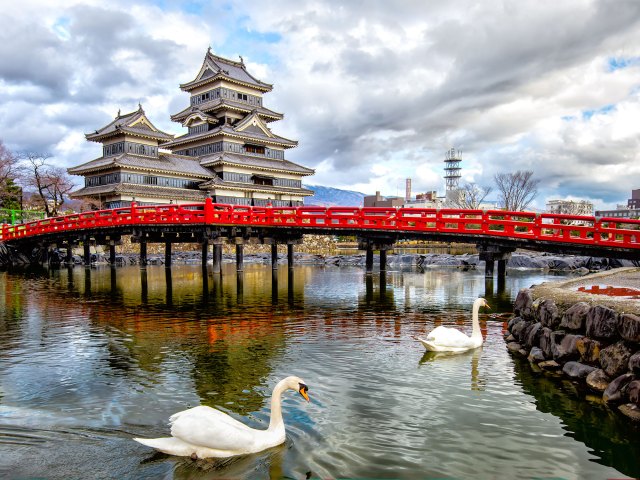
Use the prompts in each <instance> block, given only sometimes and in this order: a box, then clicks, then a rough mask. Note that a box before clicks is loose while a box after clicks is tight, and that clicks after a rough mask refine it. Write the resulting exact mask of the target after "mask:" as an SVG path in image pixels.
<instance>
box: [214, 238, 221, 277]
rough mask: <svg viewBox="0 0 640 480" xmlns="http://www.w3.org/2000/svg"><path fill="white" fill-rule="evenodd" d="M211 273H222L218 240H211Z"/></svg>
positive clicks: (219, 242)
mask: <svg viewBox="0 0 640 480" xmlns="http://www.w3.org/2000/svg"><path fill="white" fill-rule="evenodd" d="M213 273H222V243H221V241H220V240H215V241H214V242H213Z"/></svg>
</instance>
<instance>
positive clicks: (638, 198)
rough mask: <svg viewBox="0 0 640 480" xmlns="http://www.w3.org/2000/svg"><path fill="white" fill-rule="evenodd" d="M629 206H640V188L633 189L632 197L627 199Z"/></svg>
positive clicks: (635, 207)
mask: <svg viewBox="0 0 640 480" xmlns="http://www.w3.org/2000/svg"><path fill="white" fill-rule="evenodd" d="M627 207H628V208H629V209H639V208H640V188H639V189H637V190H631V198H630V199H629V200H627Z"/></svg>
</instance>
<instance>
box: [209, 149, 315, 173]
mask: <svg viewBox="0 0 640 480" xmlns="http://www.w3.org/2000/svg"><path fill="white" fill-rule="evenodd" d="M199 158H200V164H201V165H202V166H203V167H215V166H222V165H230V166H237V167H250V168H253V169H256V170H263V171H271V172H283V173H295V174H298V175H313V174H314V173H315V170H313V169H311V168H307V167H303V166H302V165H298V164H297V163H293V162H290V161H289V160H276V159H272V158H264V157H257V156H256V157H254V156H252V155H241V154H237V153H227V152H224V153H214V154H212V155H206V156H202V157H199Z"/></svg>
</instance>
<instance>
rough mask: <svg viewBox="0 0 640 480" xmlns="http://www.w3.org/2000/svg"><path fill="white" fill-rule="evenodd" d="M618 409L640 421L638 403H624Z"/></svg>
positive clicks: (630, 417) (632, 418) (635, 420)
mask: <svg viewBox="0 0 640 480" xmlns="http://www.w3.org/2000/svg"><path fill="white" fill-rule="evenodd" d="M618 410H620V412H621V413H622V414H623V415H625V416H626V417H628V418H629V419H631V420H632V421H634V422H637V423H640V407H638V406H637V405H634V404H633V403H626V404H624V405H620V406H619V407H618Z"/></svg>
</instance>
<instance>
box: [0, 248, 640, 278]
mask: <svg viewBox="0 0 640 480" xmlns="http://www.w3.org/2000/svg"><path fill="white" fill-rule="evenodd" d="M296 250H298V249H296ZM209 255H210V256H211V253H210V254H209ZM278 257H279V259H280V261H281V262H282V261H286V258H287V255H286V250H284V249H282V251H279V253H278ZM108 258H109V255H108V253H107V252H96V253H93V254H92V262H95V263H107V262H108ZM235 258H236V257H235V253H233V252H230V251H225V253H224V255H223V261H224V262H235ZM243 258H244V262H245V263H270V262H271V253H270V251H269V253H267V252H265V251H258V252H256V251H253V252H252V250H251V248H245V252H244V256H243ZM378 260H379V259H378V256H377V255H374V263H377V262H378ZM1 261H2V259H1V258H0V263H1ZM82 261H83V260H82V256H81V255H78V254H76V255H74V256H73V262H74V263H76V264H81V263H82ZM147 261H148V263H149V264H150V265H161V264H163V263H164V253H162V252H158V253H148V255H147ZM209 261H211V258H209ZM294 261H295V263H296V264H306V265H326V266H332V265H333V266H362V267H364V265H365V255H364V253H361V254H353V255H341V254H332V253H310V252H309V251H306V252H305V251H296V253H295V255H294ZM138 262H139V254H138V253H136V252H129V253H119V254H118V255H117V256H116V263H117V264H121V265H122V264H127V265H136V264H137V263H138ZM172 262H173V263H174V264H180V263H185V264H192V263H200V262H201V253H200V252H199V251H177V252H176V251H174V252H173V254H172ZM387 265H388V266H389V267H391V268H393V267H402V266H413V267H418V268H429V267H455V268H464V269H474V268H479V269H483V268H484V261H481V260H480V259H479V258H478V255H477V254H462V255H451V254H436V253H433V254H404V253H392V254H389V255H388V256H387ZM634 265H635V263H634V262H632V261H628V260H616V259H610V258H594V257H577V256H570V255H546V254H540V253H535V252H516V253H514V254H513V255H512V257H511V259H510V260H509V262H508V263H507V268H510V269H520V270H553V271H567V272H568V271H571V272H577V273H583V274H586V273H588V272H593V271H599V270H608V269H611V268H618V267H626V266H634Z"/></svg>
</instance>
